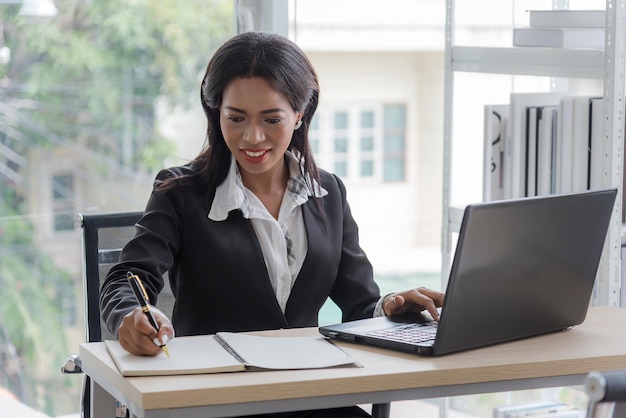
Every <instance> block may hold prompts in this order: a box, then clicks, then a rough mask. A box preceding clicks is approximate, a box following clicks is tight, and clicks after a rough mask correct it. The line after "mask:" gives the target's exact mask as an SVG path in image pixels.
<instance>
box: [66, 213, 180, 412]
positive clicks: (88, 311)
mask: <svg viewBox="0 0 626 418" xmlns="http://www.w3.org/2000/svg"><path fill="white" fill-rule="evenodd" d="M141 216H142V212H119V213H101V214H79V215H78V219H77V224H78V227H79V228H80V229H81V241H82V248H83V289H84V291H83V292H84V296H85V297H84V302H85V340H86V341H87V342H98V341H103V340H105V339H115V338H116V337H115V336H114V335H112V334H111V333H110V332H109V331H108V330H107V328H106V326H105V325H104V323H103V322H102V320H101V318H100V305H99V299H100V287H101V285H102V282H103V281H104V279H105V278H106V275H107V273H108V271H109V269H110V268H111V267H112V266H113V265H114V264H116V263H117V262H118V260H119V257H120V252H121V250H122V247H123V246H124V244H125V243H126V242H128V241H129V240H130V239H131V238H132V237H133V235H134V234H135V224H136V223H137V221H139V219H140V218H141ZM156 306H157V307H158V308H159V309H160V310H162V311H163V312H164V313H165V314H166V315H168V316H170V317H171V313H172V309H173V307H174V296H173V294H172V291H171V289H170V287H169V281H168V280H167V279H166V280H165V287H164V288H163V290H162V291H161V294H160V295H159V300H158V302H157V305H156ZM62 371H63V372H64V373H81V372H82V368H81V361H80V358H79V356H78V355H76V354H73V355H71V356H69V357H68V359H67V360H66V361H65V363H64V364H63V367H62ZM90 407H91V405H90V379H89V377H88V376H85V379H84V381H83V397H82V399H81V416H82V417H83V418H90V417H91V409H90ZM118 409H120V410H122V411H123V409H124V408H123V407H122V406H120V408H118ZM121 414H122V416H123V415H124V413H123V412H122V413H121Z"/></svg>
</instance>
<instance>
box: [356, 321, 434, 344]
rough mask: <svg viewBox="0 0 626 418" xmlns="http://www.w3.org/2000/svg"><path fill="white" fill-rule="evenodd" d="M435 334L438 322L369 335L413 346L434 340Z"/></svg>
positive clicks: (403, 325) (399, 327)
mask: <svg viewBox="0 0 626 418" xmlns="http://www.w3.org/2000/svg"><path fill="white" fill-rule="evenodd" d="M435 334H437V323H436V322H432V323H427V324H421V323H419V324H418V323H416V324H402V325H398V326H397V327H393V328H387V329H382V330H378V331H372V332H368V333H367V335H369V336H372V337H380V338H385V339H387V340H391V341H398V342H402V343H412V344H415V343H423V342H425V341H431V340H434V339H435Z"/></svg>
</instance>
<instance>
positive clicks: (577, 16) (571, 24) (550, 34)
mask: <svg viewBox="0 0 626 418" xmlns="http://www.w3.org/2000/svg"><path fill="white" fill-rule="evenodd" d="M528 14H529V23H528V27H520V28H514V29H513V45H514V46H533V47H552V48H585V49H604V42H605V39H604V38H605V30H604V28H605V15H606V14H605V12H604V10H529V11H528Z"/></svg>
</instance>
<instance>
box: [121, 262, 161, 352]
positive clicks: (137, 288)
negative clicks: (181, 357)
mask: <svg viewBox="0 0 626 418" xmlns="http://www.w3.org/2000/svg"><path fill="white" fill-rule="evenodd" d="M126 278H127V279H128V281H129V282H130V287H132V288H133V293H134V294H135V297H136V298H137V302H139V305H140V306H141V310H142V311H143V313H145V314H146V316H147V317H148V321H150V325H152V326H153V327H154V329H155V330H156V331H157V332H159V325H158V324H157V323H156V320H155V319H154V316H153V315H152V312H151V311H150V300H149V298H148V292H146V288H145V287H143V283H141V279H140V278H139V276H137V275H136V274H133V273H132V272H130V271H129V272H128V273H126ZM157 341H158V340H156V339H155V344H157ZM157 345H158V346H159V347H161V348H162V349H163V352H164V353H165V355H166V356H168V357H169V356H170V353H169V351H167V347H166V346H165V344H157Z"/></svg>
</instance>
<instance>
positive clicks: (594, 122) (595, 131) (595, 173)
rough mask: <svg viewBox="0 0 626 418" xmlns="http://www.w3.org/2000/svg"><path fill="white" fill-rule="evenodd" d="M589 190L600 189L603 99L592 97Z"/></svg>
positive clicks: (590, 101)
mask: <svg viewBox="0 0 626 418" xmlns="http://www.w3.org/2000/svg"><path fill="white" fill-rule="evenodd" d="M589 108H590V110H589V112H590V113H591V115H590V117H589V149H590V152H591V155H590V158H589V189H591V190H596V189H599V188H601V187H602V175H603V173H602V142H603V136H604V135H603V132H602V119H603V117H604V99H603V98H602V97H592V98H590V99H589Z"/></svg>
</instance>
